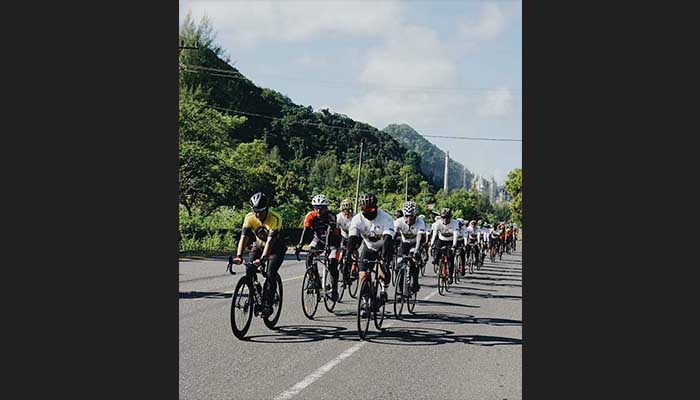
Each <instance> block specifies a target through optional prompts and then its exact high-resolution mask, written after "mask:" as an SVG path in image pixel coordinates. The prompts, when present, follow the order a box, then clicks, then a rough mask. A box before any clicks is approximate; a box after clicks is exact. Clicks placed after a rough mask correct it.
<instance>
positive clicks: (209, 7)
mask: <svg viewBox="0 0 700 400" xmlns="http://www.w3.org/2000/svg"><path fill="white" fill-rule="evenodd" d="M189 10H191V11H192V16H193V17H194V18H195V20H199V19H200V18H201V17H202V16H203V15H206V16H208V17H209V18H210V19H211V20H212V22H213V25H214V29H215V31H217V32H218V33H219V35H220V37H222V38H225V39H226V40H227V41H235V42H236V43H237V45H239V46H254V45H255V44H257V43H258V42H261V41H267V40H269V41H289V42H295V41H305V40H312V39H314V38H317V37H321V36H322V35H325V34H332V33H339V34H350V35H359V36H376V35H379V34H382V33H384V32H386V31H387V30H390V29H393V27H394V26H396V25H397V24H398V21H399V20H400V16H401V9H400V4H399V3H398V2H396V1H382V2H372V3H368V2H351V1H348V2H342V1H324V2H319V1H293V2H292V1H232V2H221V1H189V2H182V3H181V6H180V18H181V20H182V18H184V15H186V14H187V12H188V11H189Z"/></svg>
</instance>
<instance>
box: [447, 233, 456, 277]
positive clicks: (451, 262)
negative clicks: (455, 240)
mask: <svg viewBox="0 0 700 400" xmlns="http://www.w3.org/2000/svg"><path fill="white" fill-rule="evenodd" d="M445 243H449V245H452V243H451V242H447V241H446V242H445ZM454 256H455V255H454V253H453V252H452V250H451V249H450V248H448V249H447V267H448V269H449V277H450V278H449V281H450V282H452V275H454V273H455V257H454Z"/></svg>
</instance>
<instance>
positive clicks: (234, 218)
mask: <svg viewBox="0 0 700 400" xmlns="http://www.w3.org/2000/svg"><path fill="white" fill-rule="evenodd" d="M180 36H181V40H183V41H184V42H185V44H186V45H196V46H197V47H198V49H197V50H188V51H183V53H182V54H181V57H180V62H181V64H182V65H185V68H187V69H186V70H183V71H182V72H181V73H180V82H179V87H180V121H179V127H180V165H179V173H180V179H179V182H180V183H179V184H180V196H179V200H180V204H181V210H180V251H182V252H187V253H197V252H200V253H201V252H204V253H206V254H214V253H222V254H224V253H227V252H228V253H229V254H230V252H232V251H234V246H235V235H236V232H238V230H239V229H240V227H241V225H242V222H243V217H244V216H245V214H246V213H247V212H248V211H249V208H248V199H249V198H250V196H251V195H252V194H253V193H254V192H256V191H265V192H267V193H268V194H270V195H272V197H273V204H272V207H273V208H274V209H275V210H277V211H279V212H280V213H281V215H282V218H283V221H284V227H285V228H299V227H301V224H302V220H303V217H304V215H305V214H306V212H308V211H309V210H310V209H311V207H310V205H309V203H310V200H311V197H312V196H313V195H315V194H318V193H324V194H325V195H326V196H328V197H329V199H330V201H331V207H330V208H331V210H332V211H334V212H337V211H338V209H337V208H338V205H339V203H340V201H341V200H342V199H343V198H346V197H349V198H351V199H353V200H354V198H355V185H356V179H357V170H358V158H359V148H360V142H363V143H364V145H363V156H362V158H363V165H362V173H361V177H360V190H361V192H367V191H373V192H374V193H376V194H377V196H378V198H379V205H380V207H381V208H383V209H385V210H386V211H388V212H392V211H393V210H396V209H398V208H400V207H401V205H402V204H403V201H404V190H405V184H406V180H408V197H409V199H412V200H414V201H416V202H417V204H418V207H419V210H420V213H422V214H426V215H428V212H429V211H428V210H427V209H426V208H425V207H426V205H427V204H435V207H436V209H439V208H441V207H445V206H446V207H450V208H452V209H453V210H454V211H455V216H457V217H463V218H465V219H476V218H478V217H485V218H487V219H489V220H494V221H495V219H496V218H500V215H499V209H498V208H494V207H493V206H492V205H491V204H490V203H489V201H488V198H487V197H486V196H484V195H479V194H477V193H476V192H472V191H466V190H464V189H459V190H452V191H451V192H450V193H449V195H446V194H445V193H443V192H442V191H437V188H438V187H440V188H441V187H442V170H440V171H439V174H438V170H439V169H441V168H443V167H442V165H443V164H442V163H443V162H444V161H443V158H442V157H444V155H440V154H442V153H441V152H440V151H439V149H437V148H436V147H435V146H433V145H430V146H427V147H425V146H423V145H425V143H422V144H421V146H423V147H421V146H418V145H414V146H411V147H409V149H407V148H406V147H404V146H402V144H401V143H400V142H399V141H397V140H396V139H395V138H394V136H395V137H399V136H401V135H403V134H402V133H401V132H400V131H401V130H406V129H408V130H410V131H413V130H412V129H411V128H410V127H408V126H407V125H402V126H401V127H400V129H399V128H397V129H395V128H394V126H393V125H392V126H390V127H387V129H386V130H387V131H388V132H383V131H380V130H377V129H376V128H374V127H372V126H370V125H367V124H364V123H361V122H357V121H354V120H352V119H351V118H348V117H347V116H345V115H342V114H336V113H330V112H328V111H327V110H320V111H317V110H313V109H312V107H310V106H307V107H305V106H301V105H296V104H294V103H293V102H292V101H291V100H290V99H289V98H288V97H286V96H284V95H282V94H281V93H278V92H275V91H273V90H270V89H265V88H260V87H257V86H256V85H254V84H253V83H252V82H251V81H250V80H248V79H247V78H245V77H244V76H243V75H242V74H240V72H238V70H236V69H235V68H233V67H232V66H230V65H229V64H228V59H227V58H226V57H225V56H224V55H223V50H222V49H221V48H220V47H218V46H216V45H215V44H214V40H213V39H214V35H213V31H212V29H211V26H210V25H209V23H208V22H207V21H206V20H203V21H202V22H200V23H199V24H196V23H194V21H192V19H191V18H189V17H187V18H186V20H185V23H184V24H183V27H182V29H181V33H180ZM192 66H199V67H204V68H216V69H220V70H224V71H227V72H226V73H223V74H222V73H217V75H213V74H211V73H206V71H210V70H204V69H202V68H199V69H195V68H194V67H192ZM220 75H226V76H220ZM232 77H234V78H236V79H232ZM213 107H214V108H213ZM222 108H223V109H228V110H235V111H237V112H232V111H225V110H222ZM244 113H252V114H259V115H265V116H271V117H274V119H273V118H266V117H260V116H253V115H245V114H244ZM413 132H415V131H413ZM397 135H398V136H397ZM415 135H418V134H417V133H415ZM418 136H420V135H418ZM401 137H404V139H405V137H406V135H403V136H401ZM401 137H399V139H401ZM411 138H412V140H413V141H414V142H415V143H419V144H420V143H421V142H420V141H419V140H418V139H417V138H415V137H413V136H411ZM421 139H422V138H421ZM401 140H402V141H403V139H401ZM422 140H423V141H425V139H422ZM425 142H426V143H427V141H425ZM428 144H429V143H428ZM431 146H432V147H431ZM411 150H413V151H411ZM454 171H457V172H456V173H458V174H459V176H458V178H454V177H453V175H454V174H455V172H454ZM461 174H462V166H461V165H460V164H458V163H454V165H453V163H450V178H449V179H450V186H453V185H452V183H453V182H452V181H453V180H455V179H457V180H456V181H455V182H454V183H455V184H454V186H455V187H456V186H461V179H462V175H461ZM438 175H439V176H438ZM455 176H457V175H455ZM436 177H437V178H436ZM436 180H437V181H438V184H437V185H436ZM294 240H296V238H295V239H294Z"/></svg>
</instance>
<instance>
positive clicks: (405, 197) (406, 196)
mask: <svg viewBox="0 0 700 400" xmlns="http://www.w3.org/2000/svg"><path fill="white" fill-rule="evenodd" d="M403 198H404V200H403V201H404V202H407V201H408V174H406V194H405V195H404V197H403Z"/></svg>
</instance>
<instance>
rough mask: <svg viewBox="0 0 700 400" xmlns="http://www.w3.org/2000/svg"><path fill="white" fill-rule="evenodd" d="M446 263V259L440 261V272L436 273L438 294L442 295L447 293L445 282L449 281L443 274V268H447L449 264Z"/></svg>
mask: <svg viewBox="0 0 700 400" xmlns="http://www.w3.org/2000/svg"><path fill="white" fill-rule="evenodd" d="M444 264H445V261H444V260H443V261H441V262H440V272H439V273H437V274H436V276H437V281H438V294H439V295H440V296H442V295H443V293H445V288H446V287H445V284H446V283H447V281H445V279H444V276H443V270H444V269H445V268H447V265H444Z"/></svg>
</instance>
